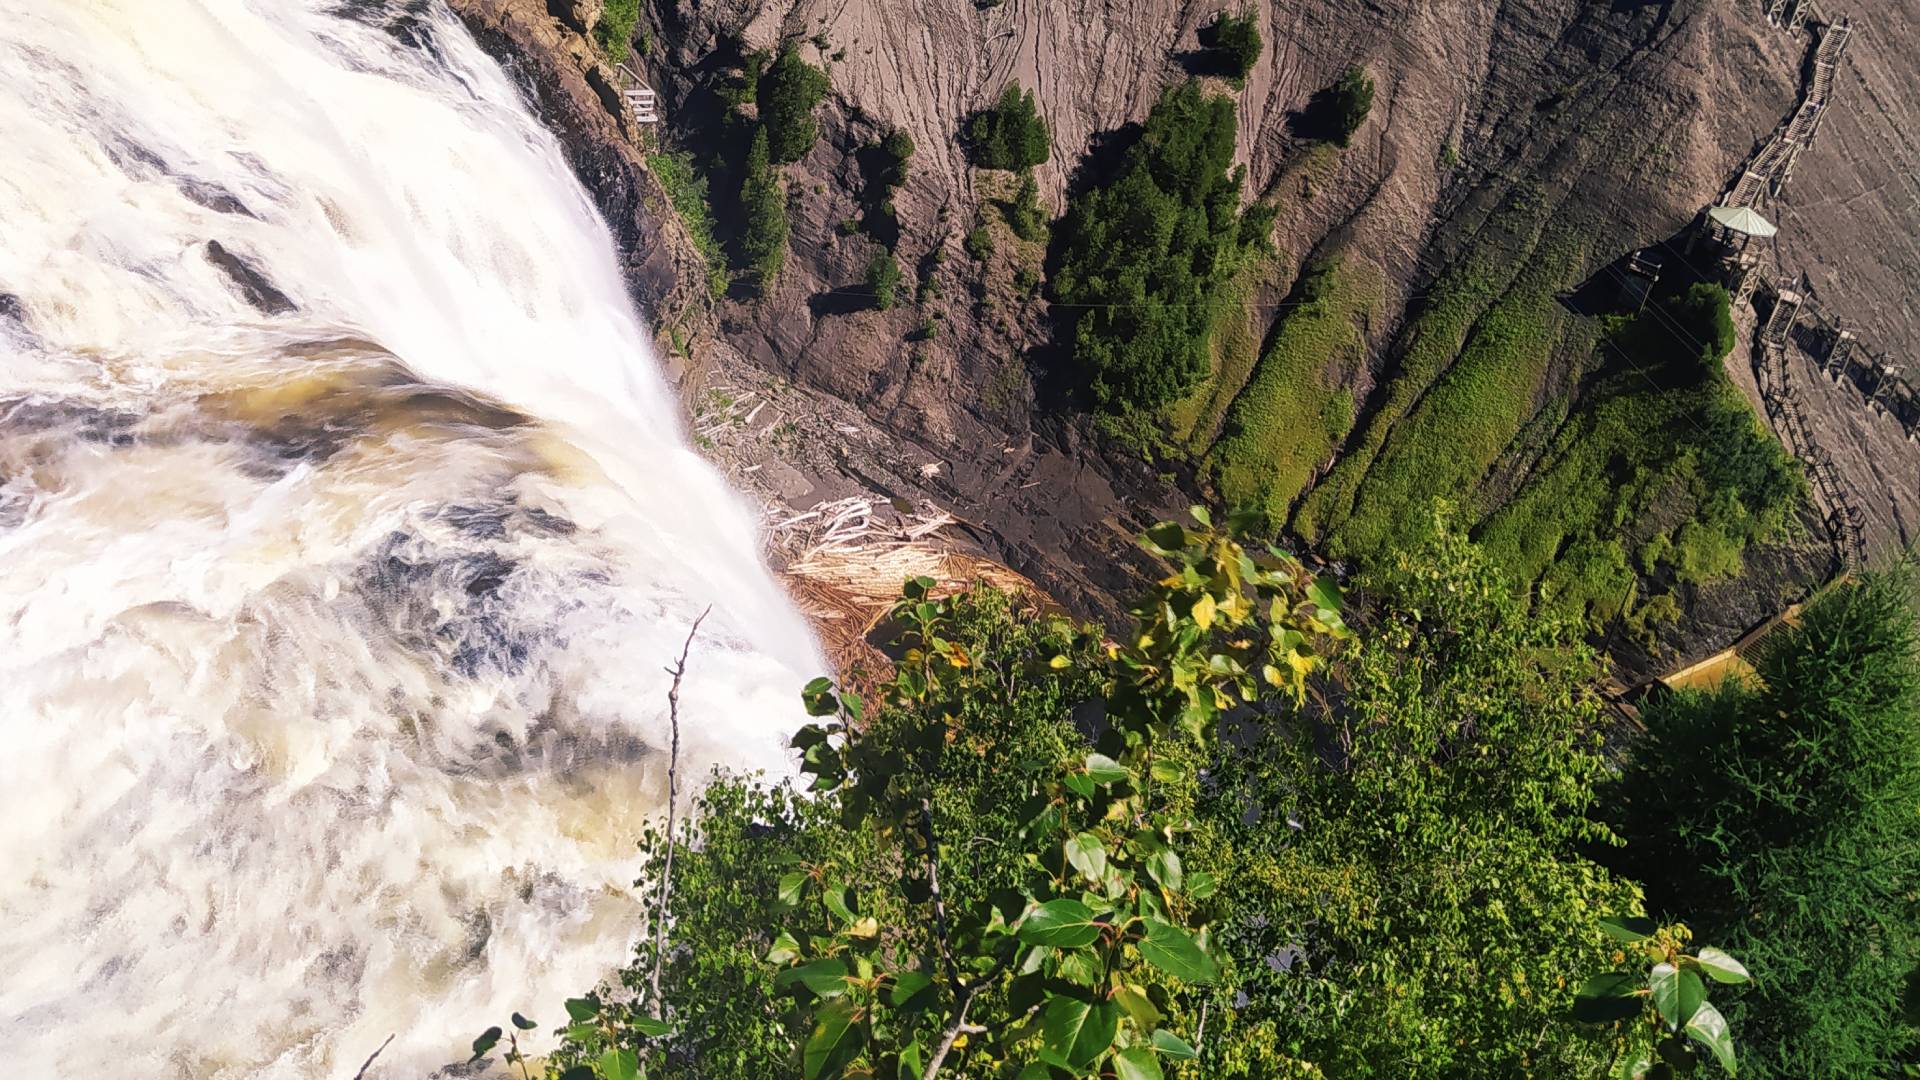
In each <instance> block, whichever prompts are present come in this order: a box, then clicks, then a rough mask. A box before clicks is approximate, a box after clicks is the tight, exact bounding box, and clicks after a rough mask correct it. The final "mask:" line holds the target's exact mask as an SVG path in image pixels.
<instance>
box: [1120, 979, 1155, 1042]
mask: <svg viewBox="0 0 1920 1080" xmlns="http://www.w3.org/2000/svg"><path fill="white" fill-rule="evenodd" d="M1113 1000H1114V1003H1115V1004H1117V1005H1119V1006H1120V1007H1121V1008H1122V1009H1124V1010H1126V1013H1127V1016H1128V1018H1129V1019H1131V1020H1132V1021H1133V1026H1135V1027H1137V1028H1139V1029H1140V1030H1141V1031H1152V1030H1153V1028H1154V1025H1156V1024H1158V1023H1160V1021H1162V1020H1164V1019H1166V1017H1165V1016H1164V1015H1162V1014H1161V1012H1160V1009H1159V1008H1158V1007H1157V1006H1155V1005H1154V1003H1153V1001H1152V999H1151V998H1149V997H1147V992H1146V990H1145V989H1143V988H1141V987H1138V986H1133V985H1124V986H1116V987H1114V988H1113Z"/></svg>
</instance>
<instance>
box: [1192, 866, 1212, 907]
mask: <svg viewBox="0 0 1920 1080" xmlns="http://www.w3.org/2000/svg"><path fill="white" fill-rule="evenodd" d="M1217 887H1218V882H1217V881H1216V880H1215V878H1214V876H1213V875H1212V874H1209V873H1207V872H1206V871H1204V870H1198V871H1195V872H1194V873H1192V874H1189V875H1187V895H1188V896H1191V897H1193V898H1194V899H1195V900H1205V899H1206V898H1207V897H1209V896H1212V895H1213V890H1214V889H1215V888H1217Z"/></svg>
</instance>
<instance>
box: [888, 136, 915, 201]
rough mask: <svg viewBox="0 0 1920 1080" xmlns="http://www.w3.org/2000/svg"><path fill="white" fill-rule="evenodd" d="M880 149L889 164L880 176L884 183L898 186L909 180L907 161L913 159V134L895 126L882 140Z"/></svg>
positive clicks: (889, 185) (894, 186) (892, 186)
mask: <svg viewBox="0 0 1920 1080" xmlns="http://www.w3.org/2000/svg"><path fill="white" fill-rule="evenodd" d="M880 151H881V153H883V154H885V155H886V156H887V158H888V161H889V164H888V166H887V168H886V169H885V171H884V172H883V173H882V175H881V177H880V182H881V184H882V185H884V186H885V187H888V188H897V187H899V186H900V185H902V184H904V183H906V182H907V162H909V161H911V160H912V159H913V136H911V135H909V134H907V133H906V130H905V129H903V128H894V129H893V130H892V131H889V132H887V137H886V138H884V139H881V140H880Z"/></svg>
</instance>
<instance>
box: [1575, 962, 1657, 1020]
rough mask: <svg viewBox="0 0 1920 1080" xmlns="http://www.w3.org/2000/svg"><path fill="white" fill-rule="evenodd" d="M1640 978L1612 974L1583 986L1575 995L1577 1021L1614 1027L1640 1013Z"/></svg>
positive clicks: (1617, 973) (1597, 977)
mask: <svg viewBox="0 0 1920 1080" xmlns="http://www.w3.org/2000/svg"><path fill="white" fill-rule="evenodd" d="M1641 986H1642V983H1641V980H1640V977H1639V976H1637V975H1635V974H1633V973H1632V972H1629V971H1609V972H1607V973H1606V974H1604V975H1595V976H1594V977H1593V978H1591V979H1588V980H1587V981H1586V982H1585V983H1583V984H1581V986H1580V990H1579V991H1578V992H1577V993H1575V994H1574V995H1573V1018H1574V1019H1575V1020H1578V1021H1580V1022H1582V1023H1586V1024H1610V1023H1612V1022H1614V1021H1615V1020H1625V1019H1627V1018H1628V1017H1630V1016H1638V1015H1639V1014H1640V997H1639V991H1640V989H1641Z"/></svg>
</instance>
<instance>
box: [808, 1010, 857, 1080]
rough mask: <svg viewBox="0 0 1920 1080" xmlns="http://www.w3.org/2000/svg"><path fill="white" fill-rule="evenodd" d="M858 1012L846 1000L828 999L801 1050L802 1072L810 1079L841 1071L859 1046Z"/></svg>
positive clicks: (834, 1074) (814, 1021) (815, 1019)
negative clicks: (856, 1022)
mask: <svg viewBox="0 0 1920 1080" xmlns="http://www.w3.org/2000/svg"><path fill="white" fill-rule="evenodd" d="M858 1019H859V1014H858V1013H857V1012H856V1011H855V1010H854V1007H853V1003H852V1002H850V1001H846V1000H844V999H842V1000H839V1001H829V1002H827V1004H826V1005H825V1007H823V1008H822V1009H821V1010H820V1012H819V1014H818V1015H817V1016H815V1017H814V1020H813V1033H812V1034H810V1035H808V1036H807V1043H806V1045H805V1046H804V1047H802V1048H801V1050H800V1066H801V1071H802V1072H803V1073H804V1074H805V1075H806V1077H807V1080H817V1078H819V1077H823V1076H826V1077H831V1076H836V1075H838V1074H839V1072H840V1070H841V1069H843V1068H845V1067H846V1064H847V1062H849V1061H852V1060H853V1056H854V1054H855V1053H857V1052H858V1051H859V1049H860V1039H859V1035H858V1031H857V1029H856V1026H855V1021H856V1020H858Z"/></svg>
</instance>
